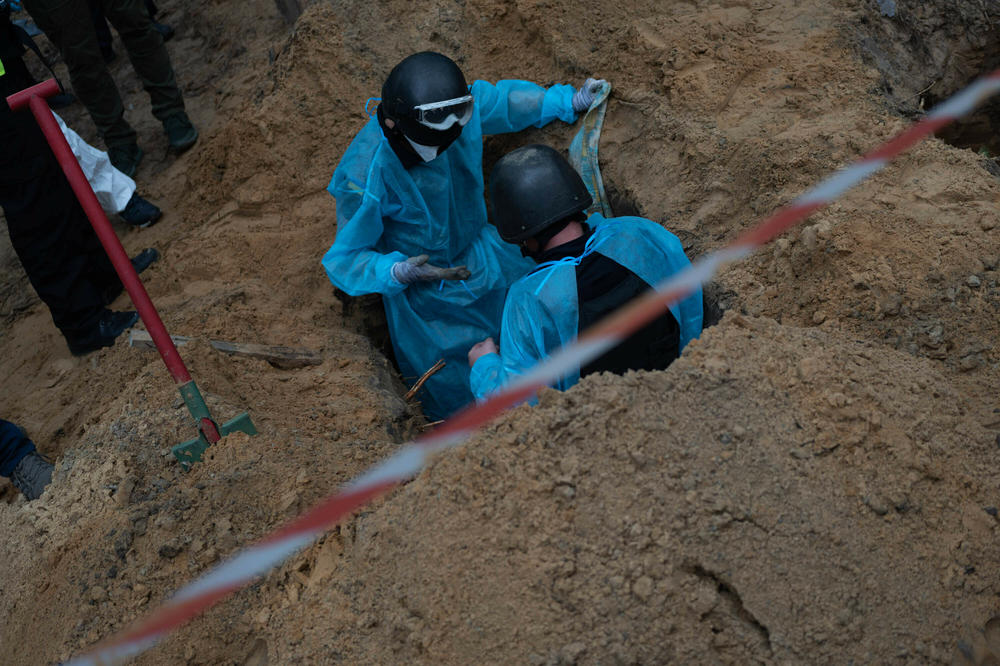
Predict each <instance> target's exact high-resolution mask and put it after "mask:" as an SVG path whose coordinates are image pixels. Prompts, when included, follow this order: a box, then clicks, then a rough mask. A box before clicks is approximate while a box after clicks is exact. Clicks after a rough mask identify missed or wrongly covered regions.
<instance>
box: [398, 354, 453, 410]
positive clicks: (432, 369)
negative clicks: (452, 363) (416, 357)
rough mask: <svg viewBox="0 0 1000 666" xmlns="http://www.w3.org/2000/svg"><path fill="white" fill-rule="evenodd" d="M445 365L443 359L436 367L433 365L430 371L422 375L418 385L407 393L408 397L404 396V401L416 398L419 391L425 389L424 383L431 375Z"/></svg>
mask: <svg viewBox="0 0 1000 666" xmlns="http://www.w3.org/2000/svg"><path fill="white" fill-rule="evenodd" d="M445 365H446V363H445V362H444V359H443V358H442V359H440V360H439V361H438V362H437V363H435V364H434V365H432V366H431V369H430V370H428V371H427V372H425V373H424V374H422V375H420V379H418V380H417V383H416V384H414V385H413V388H411V389H410V390H409V391H407V392H406V395H404V396H403V400H409V399H410V398H412V397H413V396H415V395H416V394H417V391H419V390H420V389H421V388H422V387H423V385H424V382H426V381H427V380H428V379H430V378H431V375H433V374H434V373H435V372H437V371H438V370H440V369H441V368H443V367H444V366H445Z"/></svg>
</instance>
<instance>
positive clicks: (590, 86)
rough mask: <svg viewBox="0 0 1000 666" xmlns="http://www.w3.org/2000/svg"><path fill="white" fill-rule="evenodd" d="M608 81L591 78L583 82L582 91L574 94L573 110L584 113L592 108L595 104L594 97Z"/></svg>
mask: <svg viewBox="0 0 1000 666" xmlns="http://www.w3.org/2000/svg"><path fill="white" fill-rule="evenodd" d="M605 83H607V81H605V80H604V79H595V78H589V79H587V80H586V81H584V82H583V85H582V86H580V89H579V90H577V91H576V92H575V93H574V94H573V110H574V111H576V112H577V113H583V112H584V111H586V110H587V109H589V108H590V105H591V104H593V103H594V97H595V96H596V95H597V93H598V92H600V90H601V86H603V85H604V84H605Z"/></svg>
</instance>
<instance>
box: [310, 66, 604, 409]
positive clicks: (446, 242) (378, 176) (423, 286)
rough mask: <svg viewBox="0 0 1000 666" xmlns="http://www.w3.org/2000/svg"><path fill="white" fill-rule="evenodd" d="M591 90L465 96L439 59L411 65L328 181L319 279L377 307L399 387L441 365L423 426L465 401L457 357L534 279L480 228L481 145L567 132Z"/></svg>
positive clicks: (464, 371) (458, 74)
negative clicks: (556, 125)
mask: <svg viewBox="0 0 1000 666" xmlns="http://www.w3.org/2000/svg"><path fill="white" fill-rule="evenodd" d="M600 83H601V82H598V81H594V80H593V79H588V81H587V82H586V83H585V84H584V86H583V88H581V89H580V90H575V89H574V88H573V87H571V86H568V85H556V86H552V87H551V88H548V89H545V88H542V87H541V86H538V85H536V84H534V83H529V82H527V81H500V82H498V83H496V84H492V83H487V82H486V81H476V82H474V83H473V84H472V85H471V86H469V85H467V84H466V81H465V77H464V75H463V74H462V71H461V69H459V67H458V65H456V64H455V63H454V62H453V61H451V60H450V59H449V58H447V57H446V56H443V55H441V54H438V53H430V52H424V53H417V54H414V55H412V56H409V57H407V58H406V59H404V60H403V61H402V62H400V63H399V64H398V65H397V66H396V67H395V68H394V69H393V70H392V72H391V73H390V74H389V76H388V78H387V79H386V81H385V84H384V85H383V87H382V98H381V101H380V103H379V105H378V108H377V111H376V113H375V116H374V117H373V118H372V119H371V120H370V122H368V124H367V125H366V126H365V127H364V128H363V129H362V130H361V131H360V132H359V133H358V135H357V136H356V137H355V138H354V140H353V141H352V142H351V145H350V146H349V147H348V149H347V151H346V152H345V153H344V156H343V158H342V159H341V160H340V164H338V166H337V169H336V170H335V171H334V174H333V179H332V180H331V181H330V186H329V188H328V190H329V192H330V193H331V194H332V195H333V196H334V197H335V198H336V200H337V236H336V239H335V241H334V243H333V246H332V247H331V248H330V249H329V251H328V252H327V253H326V255H325V256H324V257H323V267H324V268H325V269H326V272H327V275H328V276H329V277H330V280H331V281H332V282H333V284H334V285H335V286H336V287H338V288H340V289H342V290H343V291H345V292H346V293H347V294H349V295H351V296H360V295H363V294H371V293H377V294H381V295H382V298H383V302H384V305H385V311H386V317H387V319H388V325H389V333H390V337H391V338H392V344H393V349H394V351H395V353H396V360H397V362H398V363H399V369H400V371H401V372H402V374H403V375H404V377H406V376H412V377H416V376H419V375H421V374H422V373H424V372H425V371H426V370H428V369H429V368H431V366H433V365H434V364H435V363H436V362H437V361H438V360H439V359H444V360H445V362H446V365H445V367H444V368H443V369H442V370H441V371H440V372H438V373H437V374H435V375H433V376H431V377H430V379H429V380H428V381H427V383H426V385H425V386H426V388H425V392H424V394H423V395H422V397H421V400H422V402H423V406H424V412H425V413H426V414H427V415H428V416H430V417H433V418H445V417H447V416H448V415H449V414H451V413H452V412H454V411H455V410H457V409H458V408H460V407H462V406H463V405H465V404H466V403H468V402H471V401H472V394H471V393H470V392H469V382H468V372H469V370H468V367H467V366H466V362H465V361H466V352H467V350H468V348H469V346H470V345H472V344H473V343H475V342H476V341H478V340H481V339H482V338H483V337H485V336H489V335H497V334H498V332H499V322H500V315H501V312H502V310H503V302H504V295H505V294H506V291H507V287H508V286H509V285H510V284H511V283H512V282H513V281H514V280H516V279H517V278H518V277H520V276H521V275H523V274H524V273H525V272H526V271H527V270H529V269H530V268H531V262H530V261H528V260H526V259H524V258H523V257H521V255H520V253H519V252H518V249H517V247H516V246H513V245H509V244H507V243H504V242H503V241H502V240H501V239H500V237H499V236H498V235H497V232H496V229H495V228H494V227H493V226H492V225H490V224H489V222H488V220H487V216H486V203H485V199H484V185H483V173H482V161H483V136H484V135H487V134H500V133H503V132H516V131H519V130H522V129H525V128H527V127H529V126H535V127H541V126H543V125H545V124H547V123H549V122H551V121H553V120H555V119H557V118H558V119H560V120H563V121H565V122H572V121H574V120H575V118H576V114H577V113H578V112H580V111H583V110H586V109H587V108H588V107H589V106H590V103H591V101H592V100H593V95H594V91H596V90H597V88H598V86H599V84H600Z"/></svg>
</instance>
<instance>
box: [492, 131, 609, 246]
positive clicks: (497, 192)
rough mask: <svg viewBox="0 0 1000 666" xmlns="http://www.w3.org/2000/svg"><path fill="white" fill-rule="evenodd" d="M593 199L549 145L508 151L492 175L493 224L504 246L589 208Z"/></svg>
mask: <svg viewBox="0 0 1000 666" xmlns="http://www.w3.org/2000/svg"><path fill="white" fill-rule="evenodd" d="M593 201H594V199H593V197H591V196H590V192H588V191H587V187H586V186H585V185H584V184H583V179H582V178H580V174H578V173H577V172H576V170H575V169H574V168H573V167H572V166H570V164H569V162H567V161H566V160H565V159H564V158H563V156H562V155H560V154H559V153H558V152H556V151H555V150H553V149H552V148H549V147H548V146H541V145H532V146H524V147H522V148H518V149H517V150H515V151H512V152H510V153H507V154H506V155H504V156H503V157H501V158H500V160H499V161H497V163H496V165H495V166H494V167H493V171H492V173H491V174H490V202H491V203H492V205H493V221H494V223H495V224H496V226H497V231H499V232H500V237H501V238H503V239H504V240H505V241H507V242H508V243H517V242H520V241H523V240H526V239H528V238H531V237H533V236H536V235H538V233H539V232H541V231H543V230H545V228H546V227H548V226H550V225H552V224H555V223H556V222H559V221H560V220H563V219H565V218H567V217H569V216H570V215H573V214H574V213H580V212H582V211H585V210H587V208H588V207H589V206H590V204H591V203H593Z"/></svg>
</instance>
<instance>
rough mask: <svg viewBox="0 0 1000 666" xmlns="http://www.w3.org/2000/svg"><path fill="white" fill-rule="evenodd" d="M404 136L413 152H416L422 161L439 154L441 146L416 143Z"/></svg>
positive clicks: (428, 160)
mask: <svg viewBox="0 0 1000 666" xmlns="http://www.w3.org/2000/svg"><path fill="white" fill-rule="evenodd" d="M404 138H405V139H406V141H407V142H408V143H409V144H410V147H411V148H413V150H414V152H416V153H417V155H419V156H420V159H422V160H423V161H424V162H430V161H431V160H433V159H434V158H435V157H437V156H438V155H439V154H441V151H442V148H441V147H440V146H425V145H424V144H422V143H417V142H416V141H414V140H413V139H411V138H410V137H408V136H406V135H404Z"/></svg>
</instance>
